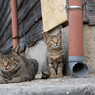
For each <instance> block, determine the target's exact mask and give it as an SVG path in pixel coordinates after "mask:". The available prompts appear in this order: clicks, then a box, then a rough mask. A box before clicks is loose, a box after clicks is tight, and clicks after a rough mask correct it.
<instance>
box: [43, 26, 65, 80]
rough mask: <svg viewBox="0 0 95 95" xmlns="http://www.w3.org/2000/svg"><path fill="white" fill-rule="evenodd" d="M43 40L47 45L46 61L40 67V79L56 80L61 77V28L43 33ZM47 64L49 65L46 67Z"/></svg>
mask: <svg viewBox="0 0 95 95" xmlns="http://www.w3.org/2000/svg"><path fill="white" fill-rule="evenodd" d="M44 39H45V42H46V44H47V52H46V54H47V55H46V59H45V61H44V63H43V67H42V78H43V79H45V78H48V77H51V78H56V77H62V76H63V62H62V56H63V51H62V37H61V27H58V28H56V29H54V30H53V31H51V32H50V33H44ZM48 63H49V65H48Z"/></svg>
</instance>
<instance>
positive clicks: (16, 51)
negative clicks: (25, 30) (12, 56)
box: [13, 45, 20, 55]
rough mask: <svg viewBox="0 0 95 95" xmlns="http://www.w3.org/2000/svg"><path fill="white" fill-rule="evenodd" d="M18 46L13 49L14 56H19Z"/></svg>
mask: <svg viewBox="0 0 95 95" xmlns="http://www.w3.org/2000/svg"><path fill="white" fill-rule="evenodd" d="M19 49H20V46H19V45H17V46H16V47H15V48H14V49H13V52H15V53H16V54H18V55H19V54H20V50H19Z"/></svg>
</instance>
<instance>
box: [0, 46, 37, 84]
mask: <svg viewBox="0 0 95 95" xmlns="http://www.w3.org/2000/svg"><path fill="white" fill-rule="evenodd" d="M37 70H38V62H37V61H36V60H34V59H27V58H26V57H24V56H22V55H20V54H19V46H17V47H16V48H14V49H13V50H11V51H10V50H7V51H6V50H5V51H2V52H0V83H17V82H24V81H30V80H33V79H34V78H35V75H36V73H37Z"/></svg>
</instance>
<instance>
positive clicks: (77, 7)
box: [68, 6, 83, 10]
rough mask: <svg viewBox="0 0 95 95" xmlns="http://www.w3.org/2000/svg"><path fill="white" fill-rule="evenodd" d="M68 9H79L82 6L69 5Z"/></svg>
mask: <svg viewBox="0 0 95 95" xmlns="http://www.w3.org/2000/svg"><path fill="white" fill-rule="evenodd" d="M68 9H70V10H71V9H80V10H82V9H83V8H82V7H81V6H69V7H68Z"/></svg>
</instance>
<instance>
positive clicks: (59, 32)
mask: <svg viewBox="0 0 95 95" xmlns="http://www.w3.org/2000/svg"><path fill="white" fill-rule="evenodd" d="M57 35H58V36H59V37H61V35H62V31H61V28H60V27H59V29H58V33H57Z"/></svg>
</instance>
